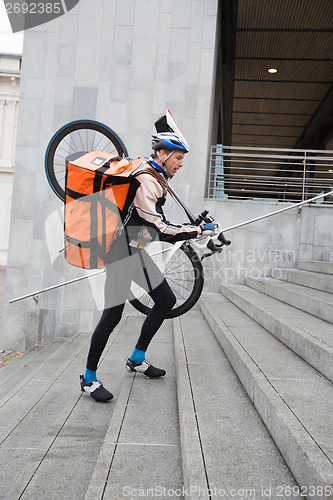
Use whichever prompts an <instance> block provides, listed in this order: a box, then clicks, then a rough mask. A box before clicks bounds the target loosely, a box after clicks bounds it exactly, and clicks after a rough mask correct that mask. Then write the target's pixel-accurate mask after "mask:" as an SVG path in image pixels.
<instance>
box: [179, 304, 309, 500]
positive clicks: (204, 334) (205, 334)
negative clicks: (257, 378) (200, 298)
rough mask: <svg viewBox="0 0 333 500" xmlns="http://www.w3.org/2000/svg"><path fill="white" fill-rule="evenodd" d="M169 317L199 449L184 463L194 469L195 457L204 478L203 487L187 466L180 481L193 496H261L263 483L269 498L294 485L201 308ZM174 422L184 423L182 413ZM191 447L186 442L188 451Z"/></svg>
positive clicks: (185, 417) (183, 424) (195, 465)
mask: <svg viewBox="0 0 333 500" xmlns="http://www.w3.org/2000/svg"><path fill="white" fill-rule="evenodd" d="M177 321H179V324H178V326H177ZM175 323H176V325H175V326H176V331H175V335H177V336H178V339H179V340H178V348H181V346H183V350H184V356H183V361H182V360H181V359H182V357H181V356H179V357H178V359H179V363H180V364H182V365H184V364H186V366H187V369H188V378H189V382H190V387H191V394H192V402H188V401H187V403H186V402H185V401H183V404H188V405H190V406H192V413H193V414H194V415H195V418H196V422H197V434H198V437H199V441H200V448H201V449H200V453H201V454H202V460H200V457H197V461H195V460H194V459H193V457H192V461H191V462H188V463H187V467H194V469H196V468H197V467H198V464H200V463H201V464H202V465H203V466H204V471H201V473H202V475H203V474H205V475H206V481H207V483H206V488H205V485H204V484H203V481H202V482H201V484H199V483H198V482H197V481H196V480H195V474H192V473H191V471H188V474H189V476H190V477H191V478H192V480H193V483H192V484H188V485H186V486H187V488H188V490H192V496H193V498H202V496H201V497H200V495H199V493H200V489H201V492H203V491H206V494H208V493H207V492H208V491H209V490H210V491H212V492H215V493H216V495H217V496H218V495H220V496H225V497H226V498H232V496H235V497H236V498H246V496H248V497H250V496H252V497H255V498H264V497H265V495H264V490H268V489H269V488H271V491H272V492H275V494H274V493H273V496H272V498H275V497H276V494H277V490H278V488H279V487H281V486H283V487H285V488H288V487H290V488H293V487H296V482H295V480H294V478H293V475H292V474H291V472H290V470H289V469H288V467H287V465H286V463H285V462H284V460H283V459H282V457H281V454H280V452H279V450H278V449H277V448H276V446H275V444H274V442H273V440H272V439H271V437H270V435H269V433H268V431H267V429H266V427H265V426H264V425H263V422H262V420H261V418H260V416H259V415H258V413H257V411H256V409H255V408H254V406H253V404H252V402H251V401H250V399H249V397H248V395H247V394H246V392H245V390H244V388H243V387H242V385H241V384H240V382H239V380H238V378H237V376H236V374H235V372H234V370H233V368H232V367H231V365H230V363H229V361H228V359H227V357H226V356H225V354H224V352H223V350H222V349H221V346H220V345H219V343H218V341H217V339H216V338H215V336H214V334H213V332H212V331H211V329H210V328H209V326H208V325H207V322H206V321H205V319H204V317H203V315H202V314H201V312H200V311H199V310H192V311H190V312H189V313H187V314H186V315H185V316H184V317H181V318H180V320H177V319H176V320H175ZM183 410H184V409H183V408H182V409H181V411H183ZM180 423H181V426H184V427H186V426H187V424H188V421H187V415H184V417H183V419H182V420H181V421H180ZM190 424H191V421H190ZM181 435H183V430H181ZM184 444H185V446H187V445H190V443H188V444H187V443H183V442H182V446H183V445H184ZM194 451H195V450H194V449H193V448H192V447H191V446H189V448H188V452H190V453H193V452H194ZM197 452H199V448H197ZM196 473H197V471H196ZM199 473H200V471H199ZM184 475H185V471H184ZM244 495H245V496H244ZM191 498H192V497H191ZM295 498H300V496H299V495H296V496H295Z"/></svg>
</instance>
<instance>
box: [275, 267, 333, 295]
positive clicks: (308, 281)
mask: <svg viewBox="0 0 333 500" xmlns="http://www.w3.org/2000/svg"><path fill="white" fill-rule="evenodd" d="M271 276H272V278H275V279H278V280H283V281H289V282H290V283H295V284H296V285H302V286H307V287H309V288H315V289H316V290H321V291H323V292H328V293H332V292H333V276H330V275H327V274H326V275H325V274H322V273H315V272H312V271H302V270H300V269H280V268H274V269H272V273H271Z"/></svg>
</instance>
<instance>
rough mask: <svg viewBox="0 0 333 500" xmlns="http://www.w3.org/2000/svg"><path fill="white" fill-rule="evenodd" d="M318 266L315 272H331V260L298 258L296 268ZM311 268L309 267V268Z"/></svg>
mask: <svg viewBox="0 0 333 500" xmlns="http://www.w3.org/2000/svg"><path fill="white" fill-rule="evenodd" d="M311 266H312V267H317V268H318V267H319V269H322V270H317V271H316V272H318V273H325V274H333V262H328V261H323V260H300V261H298V263H297V267H298V269H302V270H307V269H306V268H311ZM309 270H311V269H309Z"/></svg>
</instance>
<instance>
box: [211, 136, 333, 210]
mask: <svg viewBox="0 0 333 500" xmlns="http://www.w3.org/2000/svg"><path fill="white" fill-rule="evenodd" d="M300 153H301V154H300ZM331 173H332V175H331ZM241 182H242V183H243V186H242V188H240V184H241ZM332 187H333V151H331V150H313V149H307V150H302V149H282V148H263V147H260V148H259V147H253V148H252V147H245V146H223V145H216V146H212V148H211V156H210V171H209V184H208V197H209V198H213V199H219V198H223V199H226V198H228V199H255V200H257V199H258V198H259V199H260V198H261V199H263V201H264V199H265V198H269V199H270V200H271V199H274V200H276V201H291V202H296V201H304V200H305V199H308V198H311V197H313V196H314V195H316V194H320V193H322V192H325V191H328V190H330V189H332ZM325 203H332V201H331V200H327V201H325Z"/></svg>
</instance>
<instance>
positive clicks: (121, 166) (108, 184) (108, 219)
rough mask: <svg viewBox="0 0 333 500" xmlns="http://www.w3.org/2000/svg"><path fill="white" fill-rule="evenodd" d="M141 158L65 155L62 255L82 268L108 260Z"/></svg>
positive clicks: (132, 193) (135, 185)
mask: <svg viewBox="0 0 333 500" xmlns="http://www.w3.org/2000/svg"><path fill="white" fill-rule="evenodd" d="M142 162H143V158H138V159H130V158H120V157H113V156H112V155H110V154H107V153H103V152H96V151H91V152H89V153H85V152H81V153H75V154H73V155H70V156H68V157H67V158H66V184H65V186H66V187H65V194H66V197H65V211H64V229H65V231H64V233H65V259H66V260H67V262H69V263H70V264H72V265H74V266H77V267H82V268H85V269H98V268H102V267H104V265H105V264H106V263H107V262H108V254H109V251H110V248H111V245H112V243H113V241H114V240H115V238H116V236H117V234H118V233H119V231H120V230H121V228H122V227H123V225H124V224H125V223H126V216H127V214H128V211H129V209H130V207H131V205H132V203H133V200H134V196H135V193H136V190H137V189H138V187H139V186H140V183H139V181H138V180H137V179H136V178H135V177H134V176H133V174H134V172H135V171H136V170H137V169H138V168H139V166H140V165H141V164H142Z"/></svg>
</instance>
